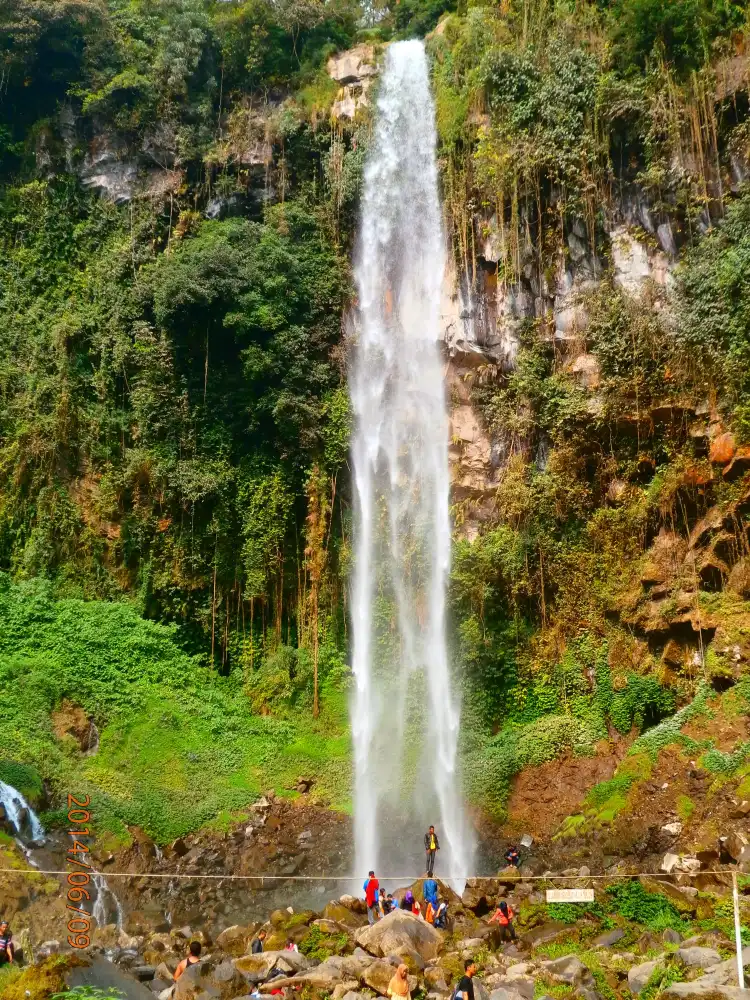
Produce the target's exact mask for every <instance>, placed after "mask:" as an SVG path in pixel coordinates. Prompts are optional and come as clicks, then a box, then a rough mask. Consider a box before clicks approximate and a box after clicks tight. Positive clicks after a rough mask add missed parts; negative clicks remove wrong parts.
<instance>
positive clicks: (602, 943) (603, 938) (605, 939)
mask: <svg viewBox="0 0 750 1000" xmlns="http://www.w3.org/2000/svg"><path fill="white" fill-rule="evenodd" d="M624 937H625V931H624V930H623V929H622V928H621V927H613V928H612V930H611V931H605V932H604V934H600V935H599V937H597V938H595V939H594V947H595V948H611V947H612V945H613V944H617V942H618V941H621V940H622V939H623V938H624Z"/></svg>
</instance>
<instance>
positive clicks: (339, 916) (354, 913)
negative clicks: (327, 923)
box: [323, 900, 367, 930]
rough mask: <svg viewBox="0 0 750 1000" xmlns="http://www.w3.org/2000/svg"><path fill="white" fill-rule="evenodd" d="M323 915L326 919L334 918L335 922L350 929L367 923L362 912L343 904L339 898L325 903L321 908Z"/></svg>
mask: <svg viewBox="0 0 750 1000" xmlns="http://www.w3.org/2000/svg"><path fill="white" fill-rule="evenodd" d="M323 916H324V917H325V919H326V920H334V921H335V922H336V923H337V924H342V925H343V926H344V927H350V928H351V929H352V930H358V929H359V928H360V927H364V926H365V925H366V924H367V917H366V916H365V914H364V913H360V912H359V911H358V910H355V909H353V908H352V907H350V906H347V905H345V904H344V903H342V902H341V900H338V901H336V900H331V902H330V903H327V904H326V906H325V908H324V910H323Z"/></svg>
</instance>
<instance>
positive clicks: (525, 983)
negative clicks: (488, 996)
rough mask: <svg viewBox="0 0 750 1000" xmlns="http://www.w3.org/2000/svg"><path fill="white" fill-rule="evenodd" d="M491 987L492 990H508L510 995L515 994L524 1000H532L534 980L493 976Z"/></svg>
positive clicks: (524, 977) (525, 977)
mask: <svg viewBox="0 0 750 1000" xmlns="http://www.w3.org/2000/svg"><path fill="white" fill-rule="evenodd" d="M492 987H493V990H508V991H509V992H511V993H517V994H519V995H520V996H521V997H523V998H524V1000H533V996H534V980H533V979H532V978H531V976H504V977H502V976H501V977H494V976H493V984H492Z"/></svg>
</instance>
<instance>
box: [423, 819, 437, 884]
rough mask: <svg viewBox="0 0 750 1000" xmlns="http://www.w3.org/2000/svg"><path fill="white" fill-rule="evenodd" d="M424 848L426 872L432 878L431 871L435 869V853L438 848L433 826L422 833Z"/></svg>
mask: <svg viewBox="0 0 750 1000" xmlns="http://www.w3.org/2000/svg"><path fill="white" fill-rule="evenodd" d="M424 849H425V852H426V854H427V874H428V875H429V876H430V878H432V873H433V872H434V870H435V855H436V853H437V852H438V851H439V850H440V841H439V840H438V835H437V834H436V833H435V827H434V826H431V827H430V829H429V830H428V831H427V833H426V834H425V835H424Z"/></svg>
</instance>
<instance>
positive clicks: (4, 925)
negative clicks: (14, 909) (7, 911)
mask: <svg viewBox="0 0 750 1000" xmlns="http://www.w3.org/2000/svg"><path fill="white" fill-rule="evenodd" d="M12 962H13V934H12V933H11V929H10V927H9V926H8V921H7V920H2V921H0V965H8V964H10V963H12Z"/></svg>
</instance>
